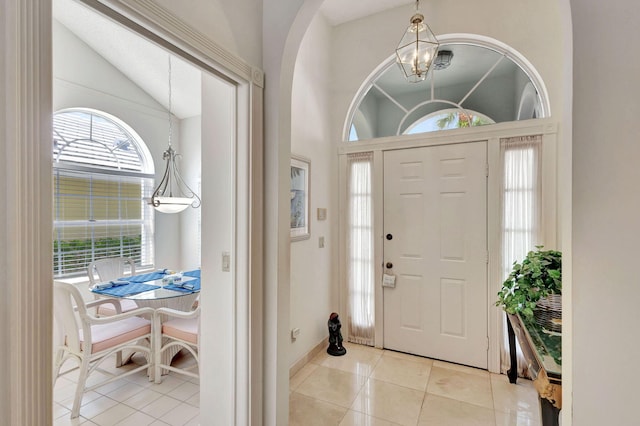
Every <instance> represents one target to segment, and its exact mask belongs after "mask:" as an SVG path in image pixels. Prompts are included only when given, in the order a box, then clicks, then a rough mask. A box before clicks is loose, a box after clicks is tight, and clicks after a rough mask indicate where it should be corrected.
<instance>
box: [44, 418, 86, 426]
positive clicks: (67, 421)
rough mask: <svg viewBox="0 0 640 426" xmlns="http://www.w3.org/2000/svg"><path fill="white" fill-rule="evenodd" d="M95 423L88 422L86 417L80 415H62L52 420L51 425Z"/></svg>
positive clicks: (77, 425) (64, 425)
mask: <svg viewBox="0 0 640 426" xmlns="http://www.w3.org/2000/svg"><path fill="white" fill-rule="evenodd" d="M93 424H95V423H92V422H90V421H89V420H88V419H86V418H84V417H82V416H80V417H78V418H77V419H71V418H70V417H69V416H63V417H59V418H57V419H55V420H54V421H53V426H79V425H83V426H84V425H87V426H90V425H93Z"/></svg>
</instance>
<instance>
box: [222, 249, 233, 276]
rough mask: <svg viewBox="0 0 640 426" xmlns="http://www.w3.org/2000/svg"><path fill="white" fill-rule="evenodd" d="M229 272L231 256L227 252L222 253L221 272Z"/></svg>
mask: <svg viewBox="0 0 640 426" xmlns="http://www.w3.org/2000/svg"><path fill="white" fill-rule="evenodd" d="M229 271H231V255H230V254H229V252H228V251H225V252H222V272H229Z"/></svg>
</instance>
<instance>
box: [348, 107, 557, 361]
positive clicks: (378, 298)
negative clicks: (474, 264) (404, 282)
mask: <svg viewBox="0 0 640 426" xmlns="http://www.w3.org/2000/svg"><path fill="white" fill-rule="evenodd" d="M557 127H558V126H557V123H556V122H554V121H553V120H551V119H548V118H547V119H542V118H541V119H535V120H526V121H520V122H508V123H498V124H492V125H487V126H481V127H471V128H464V129H456V130H448V131H441V132H430V133H421V134H417V135H402V136H390V137H385V138H377V139H370V140H363V141H358V142H341V143H339V144H338V156H339V164H340V170H339V173H340V175H339V184H340V194H339V197H340V198H339V203H340V211H346V210H345V209H346V207H347V205H348V204H347V203H348V199H347V196H348V195H347V191H346V188H347V178H348V175H347V167H346V165H347V160H346V157H347V154H350V153H356V152H373V186H372V192H373V196H374V202H373V218H374V219H373V222H374V235H375V238H374V265H377V266H381V265H382V263H383V258H382V253H383V241H384V239H383V234H384V230H383V220H382V218H383V211H384V208H383V207H384V206H383V202H382V195H383V189H382V186H383V182H384V181H383V178H384V176H383V167H382V166H383V154H384V151H387V150H393V149H402V148H417V147H427V146H436V145H449V144H457V143H467V142H474V141H480V140H486V141H487V162H488V164H489V177H488V181H487V233H488V238H487V245H488V250H489V267H488V295H487V297H488V299H487V300H486V303H487V305H488V318H487V321H488V327H487V329H488V333H489V336H488V338H489V345H488V347H489V348H488V367H489V371H490V372H492V373H499V372H500V344H501V343H500V342H501V336H502V333H503V332H502V319H503V315H502V311H501V310H500V308H497V307H496V306H495V305H494V302H495V300H494V297H493V296H494V295H496V294H497V293H498V291H499V289H500V286H501V284H502V280H501V279H500V275H501V268H502V266H501V259H500V255H499V253H500V238H499V237H500V209H499V208H498V207H499V204H498V201H499V195H500V194H499V185H500V176H499V175H498V173H497V172H498V170H500V167H499V166H500V139H501V138H506V137H512V136H526V135H534V134H542V135H543V137H542V143H543V160H542V161H543V166H542V167H543V182H542V186H543V188H542V192H543V202H542V203H543V219H542V227H543V230H544V234H543V241H544V243H545V246H549V247H551V246H558V245H559V240H558V232H557V227H558V219H557V166H556V163H557V158H558V143H557V139H558V129H557ZM339 227H340V232H339V234H340V242H339V243H340V263H339V267H340V275H339V276H340V283H341V285H340V296H341V298H340V300H341V306H340V309H341V310H342V311H343V312H347V311H348V307H347V303H348V302H347V301H348V269H347V264H346V261H345V259H346V257H345V255H346V253H347V240H346V237H345V236H346V235H348V223H347V221H346V218H345V217H344V215H342V216H341V217H340V223H339ZM382 272H383V271H382V267H377V268H376V269H375V278H374V280H375V281H374V282H375V343H374V345H375V347H377V348H382V347H383V342H384V334H383V326H382V318H383V297H382V285H381V283H382Z"/></svg>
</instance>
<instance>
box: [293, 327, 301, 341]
mask: <svg viewBox="0 0 640 426" xmlns="http://www.w3.org/2000/svg"><path fill="white" fill-rule="evenodd" d="M299 335H300V329H299V328H294V329H292V330H291V340H296V339H297V338H298V336H299Z"/></svg>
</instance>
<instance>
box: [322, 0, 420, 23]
mask: <svg viewBox="0 0 640 426" xmlns="http://www.w3.org/2000/svg"><path fill="white" fill-rule="evenodd" d="M413 3H415V1H413V0H325V1H324V2H323V3H322V6H321V7H320V12H321V13H322V14H323V15H324V16H325V18H327V21H328V22H329V24H330V25H333V26H335V25H340V24H344V23H345V22H349V21H353V20H356V19H360V18H363V17H365V16H369V15H374V14H376V13H379V12H383V11H385V10H389V9H393V8H395V7H398V6H403V5H405V4H413Z"/></svg>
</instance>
